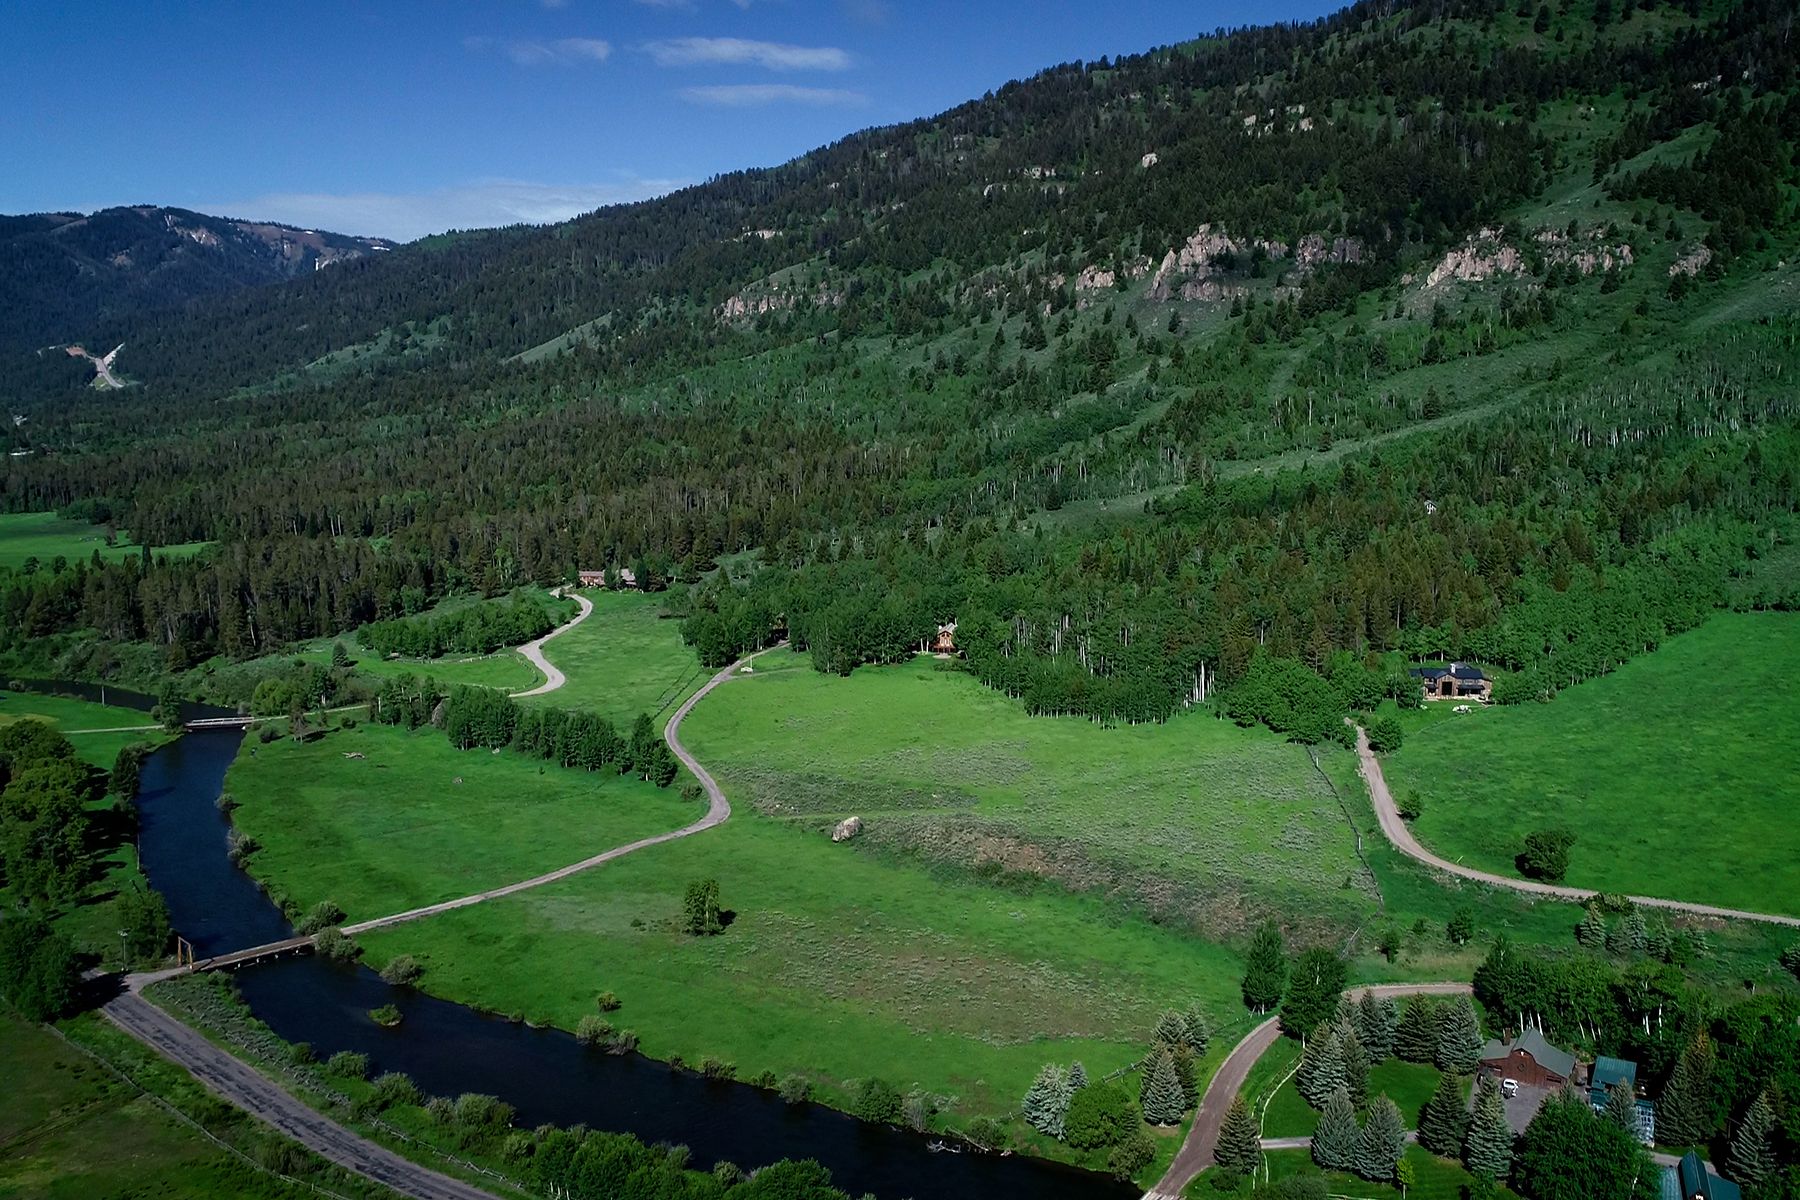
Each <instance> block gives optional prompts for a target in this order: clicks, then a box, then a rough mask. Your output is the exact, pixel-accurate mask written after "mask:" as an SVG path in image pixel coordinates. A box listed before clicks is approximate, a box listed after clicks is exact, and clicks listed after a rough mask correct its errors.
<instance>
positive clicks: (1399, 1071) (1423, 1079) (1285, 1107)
mask: <svg viewBox="0 0 1800 1200" xmlns="http://www.w3.org/2000/svg"><path fill="white" fill-rule="evenodd" d="M1287 1044H1288V1045H1292V1043H1291V1042H1289V1043H1287ZM1270 1053H1271V1054H1273V1053H1274V1051H1270ZM1265 1057H1266V1056H1265ZM1288 1065H1289V1066H1290V1067H1291V1066H1292V1065H1293V1057H1292V1055H1291V1054H1290V1056H1289V1059H1288ZM1284 1073H1285V1072H1284ZM1442 1077H1443V1075H1442V1073H1441V1072H1440V1071H1439V1070H1438V1069H1437V1068H1436V1067H1434V1066H1431V1065H1430V1064H1429V1063H1410V1062H1403V1061H1401V1060H1400V1059H1398V1058H1390V1059H1387V1060H1386V1061H1384V1062H1379V1063H1376V1064H1375V1065H1374V1066H1373V1067H1371V1068H1370V1069H1369V1096H1370V1098H1371V1099H1372V1098H1374V1097H1376V1096H1386V1097H1387V1098H1388V1099H1390V1100H1392V1101H1393V1102H1394V1103H1395V1104H1397V1105H1399V1106H1400V1115H1401V1116H1403V1117H1405V1118H1406V1127H1407V1128H1408V1129H1415V1128H1417V1127H1418V1124H1419V1110H1420V1109H1422V1108H1424V1107H1425V1102H1426V1101H1427V1100H1430V1099H1431V1094H1432V1093H1433V1092H1435V1091H1436V1090H1437V1085H1438V1080H1439V1079H1441V1078H1442ZM1277 1078H1279V1076H1277ZM1318 1127H1319V1114H1318V1112H1317V1111H1316V1110H1314V1109H1313V1108H1312V1106H1310V1105H1309V1104H1307V1103H1306V1101H1305V1100H1304V1099H1303V1098H1302V1097H1301V1095H1300V1091H1299V1089H1298V1088H1296V1087H1295V1086H1294V1081H1293V1080H1291V1079H1290V1080H1288V1081H1287V1082H1286V1083H1284V1084H1283V1085H1282V1086H1281V1089H1280V1090H1279V1091H1278V1092H1276V1093H1275V1097H1274V1099H1273V1101H1272V1102H1271V1103H1270V1105H1269V1112H1268V1116H1267V1117H1265V1118H1264V1120H1263V1136H1264V1137H1311V1136H1312V1135H1313V1132H1314V1131H1315V1130H1317V1129H1318Z"/></svg>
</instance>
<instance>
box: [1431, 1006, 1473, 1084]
mask: <svg viewBox="0 0 1800 1200" xmlns="http://www.w3.org/2000/svg"><path fill="white" fill-rule="evenodd" d="M1433 1061H1434V1062H1436V1063H1437V1066H1438V1070H1440V1071H1448V1072H1450V1073H1451V1074H1452V1075H1467V1074H1470V1073H1471V1072H1473V1071H1474V1070H1475V1068H1476V1066H1477V1065H1479V1064H1480V1062H1481V1022H1479V1021H1478V1020H1476V1019H1475V1005H1474V1004H1473V1003H1471V1002H1470V1000H1469V998H1468V997H1467V996H1458V997H1457V998H1456V999H1455V1001H1454V1002H1452V1003H1451V1005H1450V1006H1449V1007H1448V1008H1446V1009H1445V1010H1444V1012H1443V1014H1442V1017H1441V1019H1440V1021H1439V1024H1438V1044H1437V1055H1436V1056H1435V1058H1434V1059H1433Z"/></svg>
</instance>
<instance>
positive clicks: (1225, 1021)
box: [360, 684, 1250, 1132]
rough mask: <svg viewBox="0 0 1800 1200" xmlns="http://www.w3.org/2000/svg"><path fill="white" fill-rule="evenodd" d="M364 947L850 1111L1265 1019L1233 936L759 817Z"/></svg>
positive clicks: (998, 1106) (1117, 1058) (974, 1101)
mask: <svg viewBox="0 0 1800 1200" xmlns="http://www.w3.org/2000/svg"><path fill="white" fill-rule="evenodd" d="M732 686H736V685H735V684H734V685H732ZM705 878H711V879H717V880H718V882H719V886H720V892H721V902H722V904H723V906H724V908H725V909H726V910H728V911H729V912H730V913H731V914H732V916H731V919H730V923H729V925H728V926H727V928H726V929H725V931H724V932H723V933H722V934H720V935H719V936H716V937H706V938H696V937H690V936H688V935H686V934H684V933H682V932H680V930H679V915H680V911H681V901H682V893H683V890H684V888H685V886H686V884H687V883H688V881H690V880H695V879H705ZM360 940H361V941H362V942H363V944H364V945H365V946H366V948H367V950H368V952H369V955H370V957H371V959H372V960H374V961H376V962H381V961H385V960H387V959H389V958H392V957H393V956H395V955H397V954H402V953H406V954H411V955H413V956H415V957H416V958H417V959H418V960H419V961H421V962H422V963H423V964H424V965H425V967H426V981H427V986H428V987H429V988H430V989H431V990H432V991H433V992H435V993H438V994H441V995H445V996H448V997H451V998H453V999H456V1000H461V1001H464V1002H468V1003H472V1004H475V1005H478V1006H480V1007H484V1008H488V1009H491V1010H494V1011H498V1012H502V1013H514V1014H518V1015H520V1016H522V1017H523V1018H524V1019H526V1020H530V1021H534V1022H547V1023H551V1024H555V1025H558V1026H561V1027H562V1028H565V1029H569V1028H573V1027H574V1026H575V1024H576V1023H577V1022H578V1021H579V1020H580V1019H581V1018H582V1017H583V1016H586V1015H589V1014H593V1013H597V1011H598V1010H597V1009H596V1007H595V996H596V995H597V994H599V993H600V992H603V991H611V992H613V993H615V994H616V995H617V996H618V998H619V1000H620V1002H621V1007H620V1008H619V1010H618V1011H617V1012H615V1013H610V1014H608V1019H609V1020H610V1021H612V1022H613V1024H615V1025H616V1026H618V1027H619V1028H621V1029H630V1030H633V1031H635V1032H636V1033H637V1034H638V1036H639V1037H640V1039H641V1046H642V1049H643V1050H644V1052H646V1053H648V1054H650V1055H652V1056H654V1057H657V1058H663V1059H668V1058H671V1057H674V1056H679V1057H680V1058H682V1059H684V1060H685V1061H687V1062H688V1063H690V1064H698V1063H700V1062H701V1061H702V1060H704V1059H706V1058H708V1057H712V1058H717V1059H719V1060H722V1061H725V1062H729V1063H731V1064H732V1065H733V1066H734V1067H735V1068H736V1070H737V1073H738V1076H739V1077H740V1078H747V1077H751V1076H755V1075H757V1074H759V1073H760V1072H762V1071H765V1070H766V1071H771V1072H774V1073H775V1074H776V1075H778V1076H779V1075H785V1074H788V1073H790V1072H795V1073H800V1074H803V1075H805V1076H807V1077H808V1078H810V1079H811V1080H812V1081H813V1082H814V1084H815V1086H816V1087H817V1088H818V1090H819V1092H820V1094H821V1096H822V1097H823V1098H825V1099H827V1100H828V1101H837V1102H840V1103H841V1102H842V1100H843V1097H844V1096H845V1095H846V1093H847V1092H848V1090H849V1087H850V1085H851V1082H852V1081H854V1080H860V1079H866V1078H869V1077H877V1078H881V1079H885V1080H888V1081H889V1082H891V1083H894V1084H895V1085H897V1086H898V1087H900V1088H901V1089H902V1090H905V1089H908V1088H910V1087H912V1086H914V1085H918V1086H921V1087H923V1088H925V1089H927V1090H929V1091H931V1092H933V1093H935V1094H937V1095H939V1096H941V1097H943V1098H944V1099H945V1100H946V1101H947V1111H948V1113H949V1116H950V1119H951V1120H953V1121H955V1122H957V1123H961V1122H963V1121H966V1120H967V1119H968V1118H970V1117H973V1116H976V1115H980V1114H986V1115H990V1116H997V1117H1009V1116H1012V1115H1014V1114H1015V1113H1016V1111H1017V1106H1018V1101H1019V1098H1020V1097H1021V1096H1022V1095H1023V1094H1024V1092H1025V1089H1026V1087H1027V1086H1028V1085H1029V1084H1030V1082H1031V1079H1032V1077H1033V1076H1034V1075H1035V1074H1036V1073H1037V1071H1038V1069H1039V1068H1040V1067H1041V1066H1042V1065H1043V1064H1044V1063H1045V1062H1047V1061H1052V1060H1054V1061H1060V1062H1064V1063H1066V1062H1068V1061H1069V1060H1070V1059H1076V1058H1079V1059H1081V1060H1082V1061H1083V1062H1084V1063H1085V1064H1086V1065H1087V1067H1088V1069H1089V1070H1090V1072H1093V1073H1095V1074H1103V1073H1105V1072H1107V1071H1111V1070H1114V1069H1117V1068H1120V1067H1123V1066H1125V1065H1126V1064H1128V1063H1130V1062H1132V1061H1134V1060H1135V1059H1136V1058H1137V1057H1138V1056H1139V1055H1141V1054H1142V1053H1143V1049H1144V1046H1145V1044H1146V1043H1147V1041H1148V1039H1149V1035H1150V1031H1151V1029H1152V1028H1153V1027H1154V1025H1155V1022H1156V1018H1157V1016H1158V1014H1159V1013H1160V1012H1161V1011H1162V1010H1163V1009H1165V1008H1167V1007H1170V1006H1172V1005H1185V1004H1186V1003H1187V1002H1189V1001H1191V1000H1199V1001H1200V1002H1202V1004H1203V1005H1204V1006H1205V1008H1206V1009H1207V1011H1209V1012H1210V1013H1212V1014H1214V1016H1215V1017H1216V1019H1217V1021H1218V1024H1219V1028H1218V1030H1217V1032H1216V1034H1215V1037H1214V1058H1215V1059H1216V1058H1217V1056H1218V1054H1219V1053H1221V1052H1222V1049H1223V1048H1225V1047H1229V1045H1231V1044H1232V1043H1233V1042H1235V1041H1236V1039H1237V1038H1238V1037H1239V1036H1241V1034H1242V1033H1243V1032H1244V1031H1245V1030H1246V1029H1248V1027H1249V1025H1250V1021H1249V1018H1248V1017H1246V1016H1243V1015H1242V1009H1241V1006H1240V1005H1239V1003H1238V1000H1237V987H1238V975H1239V972H1240V967H1239V965H1238V962H1237V960H1236V958H1235V957H1234V956H1233V955H1232V954H1231V953H1229V952H1227V951H1225V950H1223V949H1221V948H1220V947H1218V946H1215V945H1212V944H1209V943H1206V942H1203V941H1200V940H1199V939H1196V938H1191V937H1185V936H1181V935H1179V934H1176V933H1174V932H1172V931H1169V930H1166V929H1159V928H1157V927H1155V926H1153V925H1151V924H1149V923H1148V922H1146V921H1142V920H1138V919H1135V918H1131V917H1127V916H1124V915H1122V914H1121V913H1119V912H1118V911H1117V909H1116V908H1114V907H1112V906H1109V905H1108V904H1106V903H1105V902H1104V901H1103V900H1100V899H1097V898H1091V897H1082V896H1071V895H1068V894H1066V893H1063V892H1062V891H1060V890H1059V889H1054V888H1044V889H1031V888H1020V889H1017V890H1013V889H1007V888H1000V887H994V886H991V885H987V884H983V883H981V882H978V881H974V880H971V879H968V878H966V877H962V876H960V875H955V874H944V873H940V872H934V871H932V870H929V869H927V868H925V867H923V866H919V865H913V864H905V863H897V862H892V861H885V860H883V859H881V858H878V857H876V856H872V855H868V854H863V853H859V852H858V851H857V850H855V849H854V848H853V846H851V845H844V844H833V843H832V842H831V841H830V839H829V838H827V837H825V836H824V835H822V834H819V833H817V832H816V831H812V830H808V829H803V828H799V827H796V826H793V825H790V824H788V823H785V822H776V821H770V820H766V819H763V818H761V817H758V816H756V815H755V814H754V813H748V814H744V815H742V816H734V817H733V819H732V820H731V821H730V822H728V823H727V824H726V825H723V826H721V827H718V828H715V829H712V830H709V831H707V832H705V833H703V834H700V835H698V836H695V837H691V838H686V839H683V840H681V841H678V842H674V843H671V844H667V845H663V846H658V847H656V848H654V849H653V850H649V851H645V852H643V853H640V854H636V855H631V856H628V857H626V858H623V859H620V860H618V861H615V862H611V863H608V864H606V865H605V866H602V867H599V868H596V869H595V870H593V871H589V872H584V873H583V874H580V875H577V876H574V877H572V878H569V879H566V880H563V881H560V882H558V883H555V884H551V885H548V886H546V887H542V888H538V889H534V890H532V891H528V892H523V893H520V894H518V895H516V896H511V897H508V898H506V899H504V900H499V901H495V902H492V903H489V904H483V905H479V906H475V907H472V908H467V909H461V910H457V911H454V912H449V913H445V914H443V915H441V916H437V917H433V918H431V919H430V920H428V921H422V922H417V923H414V924H408V925H402V926H397V927H395V928H393V929H389V930H384V931H380V932H377V933H372V934H368V935H365V936H364V937H363V938H362V939H360ZM1019 1132H1023V1126H1020V1127H1019Z"/></svg>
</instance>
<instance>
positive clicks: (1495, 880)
mask: <svg viewBox="0 0 1800 1200" xmlns="http://www.w3.org/2000/svg"><path fill="white" fill-rule="evenodd" d="M1356 756H1357V759H1358V760H1359V769H1360V770H1361V771H1362V777H1363V782H1364V783H1366V784H1368V786H1369V799H1370V800H1371V801H1372V802H1373V803H1374V805H1375V817H1376V819H1377V820H1379V821H1380V822H1381V832H1382V833H1383V834H1384V835H1386V837H1387V840H1388V841H1390V842H1392V843H1393V844H1394V849H1396V850H1398V851H1400V853H1402V854H1404V855H1406V856H1407V857H1408V858H1413V859H1417V860H1418V861H1419V862H1422V863H1424V864H1425V865H1426V866H1428V867H1433V868H1435V869H1437V870H1439V871H1445V872H1447V873H1449V874H1451V875H1460V876H1462V877H1463V878H1464V879H1474V880H1477V881H1479V882H1481V883H1486V884H1491V885H1493V886H1494V887H1502V888H1507V889H1509V890H1511V891H1515V892H1526V893H1529V894H1531V895H1534V896H1549V897H1552V898H1554V899H1557V900H1573V901H1576V902H1577V903H1582V902H1585V901H1587V900H1589V899H1591V898H1592V897H1593V896H1594V893H1595V890H1596V889H1594V888H1573V887H1561V886H1558V885H1556V884H1551V883H1539V882H1537V881H1536V880H1535V879H1514V878H1512V877H1510V876H1506V875H1495V874H1493V873H1492V872H1490V871H1482V870H1477V869H1476V868H1474V867H1465V866H1463V865H1462V864H1461V863H1453V862H1450V861H1449V860H1448V859H1444V858H1440V857H1439V856H1437V855H1436V854H1433V853H1432V852H1431V851H1429V850H1427V849H1426V848H1425V847H1424V846H1422V845H1420V844H1419V839H1417V838H1415V837H1414V836H1413V832H1412V830H1411V829H1409V828H1407V825H1406V822H1405V821H1403V820H1401V819H1400V809H1399V808H1398V806H1396V805H1395V804H1394V796H1393V793H1392V792H1390V791H1388V785H1387V777H1386V776H1385V775H1383V774H1382V771H1381V760H1380V759H1378V758H1376V757H1375V751H1374V750H1372V749H1370V747H1369V735H1368V733H1367V731H1365V730H1364V729H1363V727H1362V726H1360V725H1358V726H1357V727H1356ZM1629 899H1630V900H1631V902H1632V903H1633V904H1640V905H1643V906H1644V907H1645V908H1661V909H1669V910H1672V911H1674V912H1685V913H1694V914H1696V915H1698V916H1702V917H1729V918H1735V919H1737V920H1742V921H1763V922H1766V923H1768V924H1771V925H1789V926H1794V927H1797V928H1800V917H1784V916H1781V915H1779V914H1777V913H1760V912H1749V911H1746V910H1744V909H1741V908H1720V907H1718V906H1716V905H1712V904H1695V903H1692V902H1690V901H1686V900H1665V899H1663V898H1661V897H1659V896H1631V897H1629Z"/></svg>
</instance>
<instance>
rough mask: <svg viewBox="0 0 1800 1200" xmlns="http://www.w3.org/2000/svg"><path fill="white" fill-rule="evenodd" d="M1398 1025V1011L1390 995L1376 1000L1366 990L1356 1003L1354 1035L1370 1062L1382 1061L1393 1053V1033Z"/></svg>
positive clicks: (1370, 992)
mask: <svg viewBox="0 0 1800 1200" xmlns="http://www.w3.org/2000/svg"><path fill="white" fill-rule="evenodd" d="M1399 1025H1400V1013H1399V1010H1398V1009H1397V1008H1396V1007H1395V1005H1394V1001H1393V998H1392V997H1391V996H1384V997H1382V998H1381V999H1379V1000H1377V999H1376V998H1375V993H1374V992H1372V991H1367V992H1364V993H1363V994H1362V999H1361V1000H1359V1001H1357V1004H1356V1036H1357V1037H1358V1038H1360V1039H1361V1040H1362V1044H1363V1049H1364V1050H1366V1051H1368V1054H1369V1061H1370V1062H1383V1061H1385V1060H1386V1059H1387V1058H1388V1057H1390V1056H1391V1055H1392V1054H1393V1053H1394V1035H1395V1033H1396V1031H1397V1030H1398V1028H1399Z"/></svg>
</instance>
